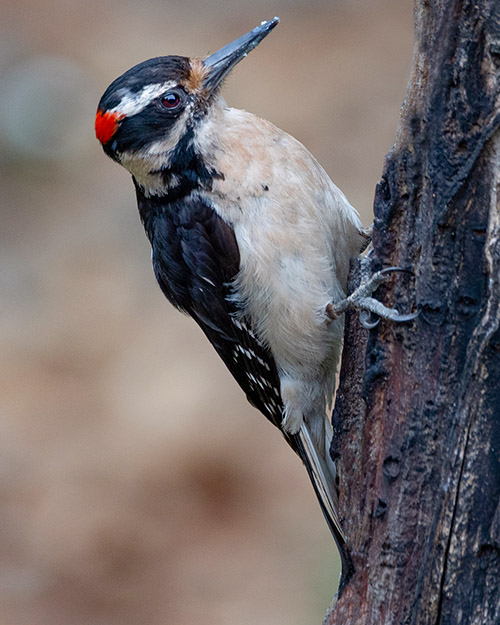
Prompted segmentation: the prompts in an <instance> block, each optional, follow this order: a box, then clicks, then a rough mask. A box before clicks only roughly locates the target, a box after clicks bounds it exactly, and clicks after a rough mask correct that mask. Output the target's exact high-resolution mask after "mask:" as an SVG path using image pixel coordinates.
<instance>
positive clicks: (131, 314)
mask: <svg viewBox="0 0 500 625" xmlns="http://www.w3.org/2000/svg"><path fill="white" fill-rule="evenodd" d="M411 5H412V3H411V0H345V1H341V0H337V1H333V0H332V1H330V2H326V1H320V0H310V1H306V0H302V1H300V0H295V1H294V0H288V1H285V0H276V1H275V2H272V1H269V0H268V1H266V2H264V1H261V0H258V1H254V2H248V0H245V1H244V0H219V1H218V2H217V1H216V0H212V1H209V2H201V0H164V1H160V0H141V1H140V2H139V1H137V0H135V1H134V2H132V1H121V2H120V1H119V0H99V1H97V0H85V1H83V0H80V1H78V0H64V1H63V0H2V4H1V13H2V15H1V19H0V141H1V147H0V165H1V174H0V176H1V183H2V193H1V203H2V205H1V210H2V212H1V229H0V237H1V247H0V255H1V263H0V285H1V323H0V338H1V360H0V379H1V404H0V410H1V413H0V497H1V506H0V623H2V624H5V625H18V624H22V625H35V624H36V625H40V624H44V625H46V624H49V625H52V624H62V625H80V624H82V625H83V624H84V625H138V624H141V625H142V624H147V625H165V624H168V625H187V624H191V623H196V622H203V623H204V625H229V624H231V625H233V624H235V623H237V624H239V625H245V624H249V625H250V624H251V625H255V624H257V623H258V624H259V625H280V624H283V625H285V624H286V625H299V624H306V623H311V624H312V623H318V624H319V623H321V620H322V618H323V615H324V613H325V611H326V608H327V606H328V603H329V601H330V599H331V597H332V595H333V593H334V591H335V589H336V584H337V580H338V564H337V555H336V552H335V549H334V547H333V544H332V540H331V539H330V536H329V533H328V530H327V528H326V525H325V524H324V522H323V519H322V516H321V513H320V511H319V508H318V506H317V504H316V501H315V498H314V495H313V492H312V489H311V487H310V486H309V483H308V480H307V478H306V474H305V471H303V469H302V467H301V465H300V462H299V461H298V460H297V458H296V457H295V456H294V455H293V453H292V452H291V451H290V450H289V449H288V447H287V445H285V444H284V443H283V442H282V440H281V438H280V435H279V433H278V432H277V431H275V430H274V429H273V428H272V427H271V426H270V425H268V423H267V422H266V421H265V419H264V418H263V417H262V416H261V415H260V414H258V413H257V412H256V411H254V410H253V409H252V408H250V407H249V406H248V405H247V403H246V401H245V399H244V397H243V395H242V393H241V392H240V391H239V389H238V388H237V387H236V385H235V383H234V382H233V381H232V379H231V378H230V376H229V374H227V373H226V371H225V370H224V367H223V365H222V364H221V363H220V362H219V361H218V359H217V357H216V355H215V353H214V352H213V351H212V349H211V347H210V346H209V345H208V343H207V342H206V341H205V339H204V338H203V336H202V335H201V333H200V332H199V331H198V329H197V328H196V327H195V325H194V324H193V323H192V322H190V320H188V319H186V318H184V317H182V316H181V315H179V314H178V313H176V312H175V311H174V310H173V309H172V308H171V307H170V306H169V305H168V304H167V302H166V301H165V300H164V298H163V297H162V295H161V294H160V291H159V289H158V287H157V286H156V283H155V281H154V278H153V275H152V270H151V267H150V258H149V256H150V251H149V247H148V243H147V241H146V238H145V236H144V234H143V231H142V227H141V225H140V222H139V218H138V216H137V211H136V206H135V200H134V193H133V188H132V184H131V182H130V180H129V177H128V175H127V173H126V172H125V171H124V170H122V169H121V168H120V167H118V166H117V165H115V164H113V163H112V162H111V161H110V160H109V159H107V158H106V157H105V156H104V154H103V153H102V151H101V149H100V148H99V146H98V144H97V142H96V141H95V139H94V136H93V118H94V113H95V108H96V105H97V102H98V100H99V97H100V95H101V94H102V92H103V91H104V89H105V88H106V86H107V85H108V84H109V83H110V82H111V81H112V80H113V79H114V78H115V77H116V76H117V75H119V74H120V73H122V72H123V71H124V70H126V69H128V68H129V67H130V66H132V65H134V64H135V63H137V62H139V61H142V60H144V59H146V58H148V57H151V56H155V55H163V54H169V53H177V54H186V55H202V54H205V53H207V52H208V51H214V50H216V49H217V48H218V47H220V46H222V45H223V44H226V43H228V42H229V41H230V40H232V39H234V38H236V37H237V36H239V35H241V34H242V33H244V32H246V31H247V30H250V29H251V28H253V27H254V26H256V25H257V24H258V23H260V21H261V20H262V19H269V18H271V17H272V16H274V15H279V16H280V17H281V20H282V21H281V24H280V26H279V27H278V28H277V29H276V31H274V32H273V33H272V35H271V36H270V37H269V38H267V39H266V40H265V41H264V42H263V44H262V45H261V46H260V47H259V48H258V49H257V50H256V51H255V52H253V53H252V54H251V55H250V56H249V58H248V59H247V60H245V61H244V62H243V63H242V64H241V65H239V66H238V68H237V69H236V71H235V72H234V74H233V76H232V77H231V78H230V79H229V80H228V81H227V86H226V91H225V95H226V100H227V101H228V103H229V104H230V105H232V106H236V107H241V108H246V109H248V110H250V111H253V112H255V113H257V114H259V115H261V116H262V117H266V118H268V119H270V120H271V121H273V122H274V123H275V124H277V125H278V126H280V127H281V128H283V129H285V130H287V131H288V132H290V133H292V134H293V135H295V136H296V137H297V138H299V139H300V140H301V141H302V142H303V143H305V144H306V146H308V147H309V149H310V150H311V151H312V152H313V153H314V154H315V155H316V156H317V157H318V158H319V160H320V161H321V162H322V164H323V165H324V166H325V168H326V170H327V171H328V172H329V173H330V175H331V176H332V178H333V179H334V180H335V182H336V183H337V184H338V185H339V186H340V187H341V188H342V189H343V190H344V192H345V193H346V194H347V195H348V197H349V198H350V200H351V202H352V203H353V204H354V205H355V206H357V207H358V208H359V210H360V212H361V214H362V217H363V221H364V223H365V224H366V225H367V224H369V223H370V221H371V217H370V213H371V205H372V198H373V193H374V187H375V184H376V182H377V180H378V178H379V176H380V174H381V171H382V165H383V158H384V155H385V153H386V152H387V151H388V150H389V149H390V147H391V143H392V141H393V138H394V134H395V130H396V126H397V122H398V115H399V108H400V105H401V103H402V100H403V98H404V92H405V87H406V81H407V77H408V74H409V68H410V62H411V51H412V45H413V32H412V28H413V27H412V6H411Z"/></svg>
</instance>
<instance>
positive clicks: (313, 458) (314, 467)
mask: <svg viewBox="0 0 500 625" xmlns="http://www.w3.org/2000/svg"><path fill="white" fill-rule="evenodd" d="M293 438H294V439H295V441H294V442H295V444H296V447H297V452H298V454H299V455H300V457H301V458H302V461H303V462H304V464H305V466H306V469H307V472H308V474H309V478H310V480H311V482H312V485H313V487H314V490H315V492H316V496H317V497H318V501H319V504H320V506H321V510H322V511H323V515H324V517H325V519H326V522H327V524H328V527H329V528H330V531H331V533H332V535H333V537H334V539H335V542H336V544H337V547H338V550H339V552H340V557H341V560H342V575H341V581H340V586H341V588H342V586H343V584H344V583H345V582H346V581H347V579H348V578H349V577H350V574H351V572H352V563H351V560H350V558H349V556H348V554H347V552H346V549H345V536H344V532H343V530H342V526H341V524H340V519H339V515H338V507H339V503H338V495H337V491H336V487H335V475H334V474H332V470H331V467H332V466H333V464H330V466H329V464H328V463H327V461H326V459H325V458H323V457H322V456H321V455H320V454H319V453H318V451H317V449H316V447H315V446H314V444H313V441H312V438H311V434H310V432H309V427H308V425H307V424H306V423H305V422H303V423H302V425H301V428H300V430H299V432H298V433H297V434H295V435H294V437H293Z"/></svg>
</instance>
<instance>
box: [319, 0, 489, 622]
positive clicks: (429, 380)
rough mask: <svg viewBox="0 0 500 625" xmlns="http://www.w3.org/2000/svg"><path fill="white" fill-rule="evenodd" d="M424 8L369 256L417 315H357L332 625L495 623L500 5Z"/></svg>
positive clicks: (424, 3)
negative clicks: (341, 560) (349, 568)
mask: <svg viewBox="0 0 500 625" xmlns="http://www.w3.org/2000/svg"><path fill="white" fill-rule="evenodd" d="M415 16H416V46H415V58H414V67H413V72H412V77H411V81H410V86H409V89H408V93H407V98H406V102H405V105H404V107H403V113H402V119H401V122H400V126H399V130H398V134H397V139H396V144H395V146H394V148H393V150H392V151H391V153H390V154H389V155H388V157H387V159H386V163H385V168H384V173H383V176H382V180H381V182H380V183H379V184H378V187H377V192H376V198H375V209H374V210H375V223H374V234H373V247H374V250H373V253H372V256H371V265H372V269H373V270H376V269H380V268H382V267H387V266H391V265H397V266H400V267H405V268H409V269H411V271H412V272H413V275H411V274H400V273H398V274H393V276H392V278H391V279H390V281H388V282H387V284H386V285H384V286H383V287H381V288H380V289H379V291H378V293H377V295H378V297H379V299H381V300H382V301H383V302H384V303H385V304H387V305H392V306H395V307H396V308H398V309H399V310H400V311H401V312H405V313H406V312H411V310H412V307H413V309H414V310H418V311H420V315H419V317H418V318H417V319H416V320H415V321H412V322H409V323H404V324H394V323H390V322H386V321H381V323H380V324H379V325H378V326H377V327H376V328H375V329H374V330H371V331H370V333H369V334H368V332H367V331H366V330H364V329H363V328H362V327H361V326H360V324H359V321H358V319H357V316H356V315H350V316H349V317H348V320H347V324H346V339H345V349H344V360H343V364H342V372H341V382H340V388H339V391H338V393H337V400H336V405H335V411H334V417H333V422H334V429H335V432H336V436H335V437H334V448H333V450H332V453H333V455H334V457H336V458H337V459H338V465H339V484H340V499H341V516H342V520H343V526H344V529H345V532H346V534H347V544H348V548H349V550H350V554H351V557H352V561H353V565H354V569H355V570H354V574H353V575H352V577H351V579H350V580H349V581H348V582H347V583H346V585H345V586H344V588H343V591H342V593H341V595H340V597H339V599H338V601H337V603H336V605H335V607H334V609H333V611H332V612H331V613H330V614H329V615H328V617H327V619H326V623H327V624H328V625H340V624H343V625H354V624H356V625H366V624H368V623H370V624H373V625H375V624H376V625H389V624H390V625H402V624H411V625H417V624H424V623H425V624H430V623H432V624H433V625H444V624H450V625H465V624H469V623H474V624H477V625H490V624H491V625H499V623H500V503H499V500H500V193H499V191H500V0H477V1H476V2H472V1H467V0H435V1H434V2H430V1H429V0H416V7H415ZM364 262H365V263H366V261H364ZM358 264H359V263H358Z"/></svg>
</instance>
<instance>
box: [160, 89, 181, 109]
mask: <svg viewBox="0 0 500 625" xmlns="http://www.w3.org/2000/svg"><path fill="white" fill-rule="evenodd" d="M161 103H162V106H164V107H165V108H166V109H170V110H172V109H176V108H177V107H178V106H180V103H181V95H180V93H178V92H177V91H167V93H166V94H165V95H163V96H162V97H161Z"/></svg>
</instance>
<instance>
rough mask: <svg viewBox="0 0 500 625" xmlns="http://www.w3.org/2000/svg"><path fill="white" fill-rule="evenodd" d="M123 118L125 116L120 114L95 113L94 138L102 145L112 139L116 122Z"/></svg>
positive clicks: (116, 126) (116, 125)
mask: <svg viewBox="0 0 500 625" xmlns="http://www.w3.org/2000/svg"><path fill="white" fill-rule="evenodd" d="M124 117H125V115H123V114H121V113H107V112H105V111H97V114H96V116H95V136H96V137H97V138H98V139H99V141H100V142H101V143H102V144H103V145H105V144H106V143H107V142H108V141H109V140H110V139H111V138H112V136H113V135H114V134H115V132H116V129H117V128H118V122H119V121H120V120H121V119H123V118H124Z"/></svg>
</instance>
